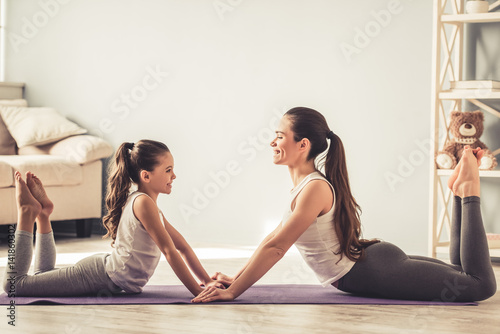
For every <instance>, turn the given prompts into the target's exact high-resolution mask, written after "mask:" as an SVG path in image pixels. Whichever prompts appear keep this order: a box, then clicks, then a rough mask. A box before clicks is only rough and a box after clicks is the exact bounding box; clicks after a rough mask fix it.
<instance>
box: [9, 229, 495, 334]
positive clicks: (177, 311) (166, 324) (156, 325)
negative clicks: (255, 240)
mask: <svg viewBox="0 0 500 334" xmlns="http://www.w3.org/2000/svg"><path fill="white" fill-rule="evenodd" d="M56 243H57V249H58V254H59V256H58V264H57V265H58V266H59V267H61V266H64V265H66V264H70V263H74V262H76V261H77V260H78V259H79V258H81V257H84V256H86V255H87V254H88V253H94V252H108V251H109V249H110V246H109V241H103V240H101V239H100V238H99V237H97V236H95V237H92V238H90V239H76V238H73V237H57V238H56ZM192 246H193V247H194V248H195V251H196V252H197V253H198V254H199V255H200V257H201V258H202V260H201V261H202V263H203V265H204V266H205V267H206V268H207V270H208V272H209V273H210V274H212V273H213V272H215V271H222V272H225V273H228V274H233V273H235V272H236V271H237V270H238V269H239V268H240V267H241V266H242V265H243V264H244V263H245V261H246V259H247V258H248V255H249V254H251V249H248V248H237V247H234V248H227V249H221V248H220V247H217V245H192ZM226 247H227V246H226ZM6 250H7V248H6V246H5V243H2V245H1V246H0V261H2V262H0V265H2V266H4V265H5V255H6V253H7V251H6ZM494 267H495V274H496V277H497V281H498V280H499V278H500V265H499V264H495V265H494ZM2 272H3V267H2ZM260 283H314V284H318V282H317V280H316V278H315V277H314V275H313V274H312V272H311V271H310V270H309V268H307V267H306V266H305V265H304V263H303V261H302V259H301V258H300V257H299V255H298V254H297V253H296V252H292V253H290V254H287V255H286V257H285V258H284V259H283V260H282V261H281V262H280V263H278V264H277V265H276V266H275V267H274V268H273V269H272V270H271V271H270V272H269V273H268V274H267V275H266V276H265V277H264V278H263V279H262V280H261V281H260ZM499 283H500V282H499ZM150 284H180V282H179V280H178V279H177V278H176V277H175V276H174V274H173V272H172V270H171V269H170V268H169V266H168V264H167V263H166V262H165V261H164V260H162V261H161V262H160V265H159V267H158V269H157V270H156V272H155V274H154V276H153V277H152V279H151V281H150ZM499 285H500V284H499ZM2 309H3V311H2V312H0V333H2V334H4V333H23V334H27V333H51V334H53V333H61V334H62V333H75V334H76V333H82V334H85V333H88V334H93V333H99V334H100V333H113V334H116V333H120V334H122V333H123V334H125V333H162V334H163V333H217V334H225V333H231V334H232V333H273V334H274V333H287V334H288V333H397V334H401V333H454V334H456V333H484V334H490V333H500V294H499V293H497V294H496V295H495V296H494V297H492V298H490V299H489V300H487V301H484V302H481V303H480V304H479V306H373V305H372V306H370V305H221V304H218V305H216V304H211V305H124V306H95V305H90V306H18V307H17V317H16V327H15V328H13V327H12V326H9V325H8V324H7V317H6V314H7V310H6V309H5V308H4V307H2ZM4 314H5V315H4Z"/></svg>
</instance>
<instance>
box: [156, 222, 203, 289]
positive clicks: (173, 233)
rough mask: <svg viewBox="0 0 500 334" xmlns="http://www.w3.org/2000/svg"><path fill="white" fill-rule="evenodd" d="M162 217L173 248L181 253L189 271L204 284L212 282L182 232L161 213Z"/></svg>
mask: <svg viewBox="0 0 500 334" xmlns="http://www.w3.org/2000/svg"><path fill="white" fill-rule="evenodd" d="M162 217H163V224H164V225H165V229H166V230H167V232H168V234H169V235H170V237H171V238H172V241H173V242H174V245H175V248H177V250H178V251H179V253H180V254H181V255H182V257H183V258H184V260H185V261H186V263H187V265H188V266H189V268H190V269H191V271H192V272H193V273H194V274H195V275H196V277H198V279H199V280H200V281H201V282H202V283H203V284H204V285H207V284H208V283H210V282H212V279H211V278H210V276H208V274H207V272H206V271H205V269H204V268H203V266H202V265H201V263H200V260H199V259H198V257H197V256H196V254H195V252H194V251H193V249H192V248H191V246H190V245H189V244H188V243H187V241H186V239H184V237H183V236H182V234H180V233H179V232H178V231H177V230H176V229H175V228H174V227H173V226H172V225H170V223H169V222H168V221H167V219H165V216H164V215H163V213H162Z"/></svg>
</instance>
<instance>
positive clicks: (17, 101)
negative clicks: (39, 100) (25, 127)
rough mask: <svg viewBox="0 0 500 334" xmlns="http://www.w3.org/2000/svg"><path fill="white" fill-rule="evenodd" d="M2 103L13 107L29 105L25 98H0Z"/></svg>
mask: <svg viewBox="0 0 500 334" xmlns="http://www.w3.org/2000/svg"><path fill="white" fill-rule="evenodd" d="M0 105H2V106H11V107H27V106H28V101H26V100H25V99H14V100H0Z"/></svg>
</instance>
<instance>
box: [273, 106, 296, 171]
mask: <svg viewBox="0 0 500 334" xmlns="http://www.w3.org/2000/svg"><path fill="white" fill-rule="evenodd" d="M291 125H292V124H291V121H290V119H289V118H288V117H287V116H283V117H282V118H281V121H280V124H279V125H278V129H277V130H276V138H275V139H274V140H273V141H272V142H271V147H272V148H273V163H275V164H276V165H288V166H290V165H293V164H294V163H295V161H296V160H297V157H298V153H299V147H300V142H296V141H295V140H294V139H293V135H294V134H293V132H292V130H291Z"/></svg>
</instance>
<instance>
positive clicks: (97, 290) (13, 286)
mask: <svg viewBox="0 0 500 334" xmlns="http://www.w3.org/2000/svg"><path fill="white" fill-rule="evenodd" d="M14 242H15V244H14V250H15V253H14V258H13V261H12V262H13V264H12V266H10V265H7V267H6V269H5V275H4V279H3V288H4V291H5V292H6V293H7V294H8V295H12V296H15V297H22V296H33V297H40V296H52V297H56V296H77V295H90V294H91V295H94V296H97V297H107V296H110V295H111V294H113V293H116V292H118V291H120V290H121V289H120V288H118V287H117V286H116V285H115V284H114V283H113V282H112V281H111V279H110V278H109V277H108V275H107V273H106V267H105V261H106V257H107V256H108V254H95V255H92V256H89V257H87V258H85V259H83V260H81V261H79V262H78V263H76V264H75V265H74V266H70V267H66V268H61V269H54V266H55V263H56V247H55V242H54V235H53V233H52V232H50V233H47V234H39V233H37V235H36V245H35V269H34V270H35V274H34V275H28V270H29V268H30V265H31V259H32V257H33V233H30V232H26V231H21V230H18V231H16V233H15V239H14Z"/></svg>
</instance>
